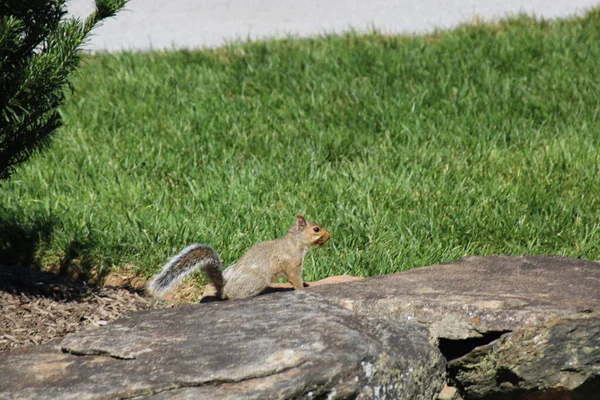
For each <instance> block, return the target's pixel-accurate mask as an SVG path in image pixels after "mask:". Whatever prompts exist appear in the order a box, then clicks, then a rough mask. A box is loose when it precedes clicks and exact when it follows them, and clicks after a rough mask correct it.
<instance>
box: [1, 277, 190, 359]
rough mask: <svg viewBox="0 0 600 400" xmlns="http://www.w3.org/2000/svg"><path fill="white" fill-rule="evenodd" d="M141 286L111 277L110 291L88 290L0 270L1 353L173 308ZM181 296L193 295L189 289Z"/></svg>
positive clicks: (133, 280)
mask: <svg viewBox="0 0 600 400" xmlns="http://www.w3.org/2000/svg"><path fill="white" fill-rule="evenodd" d="M144 284H145V280H143V278H136V277H133V278H132V277H128V276H127V275H125V274H118V273H113V274H110V275H109V276H108V277H107V278H106V279H105V285H115V286H104V287H98V286H89V285H87V284H85V283H84V282H79V281H73V280H70V279H68V278H66V277H61V276H58V275H56V274H53V273H49V272H41V271H37V270H33V269H28V268H22V267H6V266H1V265H0V351H3V350H8V349H14V348H20V347H27V346H34V345H39V344H42V343H44V342H47V341H49V340H52V339H58V338H61V337H64V336H66V335H67V334H69V333H71V332H76V331H79V330H82V329H84V328H86V327H91V326H101V325H106V324H107V323H108V322H110V321H112V320H115V319H117V318H119V317H121V316H123V315H124V314H126V313H129V312H133V311H138V310H146V309H151V308H164V307H173V306H174V305H175V304H177V303H175V302H172V301H171V302H165V301H162V302H161V301H157V300H155V299H153V298H151V297H149V296H147V295H146V294H144V292H143V286H144ZM184 292H186V291H185V290H184ZM186 293H187V295H188V298H192V297H194V296H197V294H196V293H190V290H189V289H188V290H187V292H186ZM184 300H185V299H184Z"/></svg>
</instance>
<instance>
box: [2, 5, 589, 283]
mask: <svg viewBox="0 0 600 400" xmlns="http://www.w3.org/2000/svg"><path fill="white" fill-rule="evenodd" d="M598 60H600V11H598V10H595V11H591V12H590V13H588V14H587V15H586V16H585V17H583V18H571V19H566V20H558V21H538V20H534V19H531V18H527V17H519V18H516V19H511V20H507V21H501V22H498V23H497V24H484V25H477V26H463V27H460V28H458V29H456V30H452V31H443V32H438V33H436V34H434V35H427V36H418V37H403V36H387V35H381V34H377V33H373V34H368V35H359V34H348V35H344V36H327V37H321V38H315V39H303V40H293V39H289V40H277V41H267V42H257V43H243V44H232V45H230V46H227V47H225V48H221V49H215V50H206V51H174V52H168V53H160V52H151V53H120V54H114V55H97V56H94V57H90V58H86V61H87V62H86V63H85V64H86V65H85V67H83V69H82V70H81V71H80V72H78V73H76V74H75V75H76V77H75V79H74V82H73V83H74V84H75V85H76V86H77V88H78V90H77V91H76V92H75V93H74V94H73V95H69V96H68V98H67V101H66V103H65V105H64V107H63V108H62V113H63V118H64V122H65V125H64V126H63V127H62V128H61V129H60V130H59V132H60V134H59V135H57V137H56V140H55V146H54V148H53V151H52V152H46V153H44V154H43V156H42V157H36V158H35V159H34V160H32V161H31V162H30V163H27V164H26V165H25V166H24V167H23V168H22V169H21V170H20V173H19V174H18V175H17V176H15V177H14V178H13V179H11V180H10V181H9V182H7V185H6V186H5V190H4V191H3V192H2V194H1V198H0V223H4V226H0V258H2V257H4V260H5V262H6V260H12V261H24V262H26V261H30V260H31V261H33V262H39V263H40V264H41V265H43V266H45V265H53V264H59V265H69V264H70V263H79V264H78V265H82V266H83V267H84V268H87V267H89V266H91V267H93V266H100V265H103V266H106V267H110V266H115V265H116V266H122V265H134V266H135V267H137V268H139V269H140V270H142V271H145V272H147V273H152V272H155V271H157V270H158V269H159V268H160V266H161V265H162V264H163V263H164V262H165V261H166V259H167V258H168V257H170V256H172V255H173V254H175V253H176V252H177V251H179V250H180V249H181V248H182V247H184V246H186V245H188V244H190V243H194V242H204V243H208V244H210V245H213V246H214V247H215V248H217V249H218V250H219V251H220V252H221V255H222V257H223V259H224V261H225V263H229V262H233V261H235V259H236V258H237V257H239V256H240V255H241V254H243V252H244V251H245V250H246V249H247V248H248V247H249V246H251V245H252V244H253V243H256V242H257V241H260V240H265V239H270V238H274V237H276V236H278V235H281V234H283V233H284V232H285V231H286V229H287V228H288V226H289V225H290V224H291V223H292V222H293V219H294V216H295V213H296V212H298V211H299V210H302V211H304V212H305V213H306V215H307V217H308V218H310V219H312V220H317V221H319V222H320V223H322V224H323V225H324V226H326V227H327V228H329V229H330V230H331V232H332V233H333V238H332V239H331V240H330V241H329V242H328V243H327V244H326V245H325V246H324V247H323V248H320V249H317V250H315V251H312V252H311V253H309V256H308V259H307V262H306V267H305V277H306V278H307V279H311V280H312V279H317V278H323V277H325V276H328V275H332V274H342V273H352V274H356V275H362V276H367V275H378V274H383V273H390V272H396V271H400V270H403V269H408V268H413V267H418V266H422V265H428V264H432V263H437V262H446V261H451V260H454V259H456V258H459V257H461V256H464V255H487V254H507V255H519V254H544V253H546V254H558V255H565V256H573V257H583V258H588V259H594V260H598V259H600V213H599V212H598V210H600V155H599V154H600V112H599V110H600V80H599V79H598ZM19 238H21V239H22V240H21V239H19ZM23 243H25V245H23ZM24 255H25V256H24Z"/></svg>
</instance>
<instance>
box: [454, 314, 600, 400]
mask: <svg viewBox="0 0 600 400" xmlns="http://www.w3.org/2000/svg"><path fill="white" fill-rule="evenodd" d="M448 370H449V373H450V376H451V382H452V383H453V384H454V385H456V386H457V387H459V389H460V391H461V393H462V394H463V396H464V397H465V399H498V400H500V399H507V400H509V399H520V398H525V397H526V396H529V397H530V398H540V399H562V398H564V399H573V400H585V399H594V398H599V397H598V396H600V313H593V314H581V315H578V316H574V317H569V318H563V319H556V320H553V321H550V322H548V323H546V324H543V325H542V326H537V327H530V328H525V329H519V330H517V331H515V332H511V333H508V334H506V335H503V336H502V337H501V338H500V339H498V340H496V341H494V342H492V343H490V344H489V345H486V346H481V347H478V348H476V349H475V350H473V351H472V352H471V353H469V354H467V355H466V356H464V357H461V358H458V359H456V360H454V361H452V362H451V363H450V364H449V365H448ZM534 394H535V396H537V397H535V396H534Z"/></svg>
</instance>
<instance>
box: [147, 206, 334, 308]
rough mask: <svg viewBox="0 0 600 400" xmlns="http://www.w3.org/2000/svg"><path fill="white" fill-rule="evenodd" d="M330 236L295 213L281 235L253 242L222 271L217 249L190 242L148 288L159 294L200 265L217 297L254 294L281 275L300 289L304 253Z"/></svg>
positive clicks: (159, 295) (302, 284)
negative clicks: (234, 261)
mask: <svg viewBox="0 0 600 400" xmlns="http://www.w3.org/2000/svg"><path fill="white" fill-rule="evenodd" d="M330 238H331V233H329V232H328V231H327V229H325V228H323V227H322V226H321V225H319V224H316V223H314V222H311V221H306V219H304V216H302V215H301V214H298V216H297V217H296V222H295V223H294V225H292V227H291V228H290V229H289V230H288V232H287V233H286V234H285V235H284V236H282V237H280V238H278V239H275V240H268V241H264V242H260V243H257V244H255V245H254V246H252V247H250V249H249V250H248V251H247V252H246V254H244V255H243V256H242V257H241V258H240V259H239V260H238V261H237V262H236V263H235V264H233V265H231V266H229V267H228V268H226V269H225V271H223V266H222V263H221V258H220V256H219V253H217V251H216V250H214V249H213V248H212V247H210V246H207V245H204V244H192V245H190V246H188V247H186V248H185V249H183V250H182V251H181V252H180V253H179V254H177V255H176V256H174V257H173V258H171V259H170V260H169V261H168V262H167V263H166V264H165V266H164V267H163V268H162V270H161V272H160V273H159V274H158V275H156V276H155V277H154V278H153V279H152V280H151V282H150V284H149V285H148V288H147V289H148V291H149V292H150V294H152V295H154V296H156V297H162V296H163V295H164V294H165V293H166V292H168V291H169V290H171V289H172V288H173V287H174V286H176V285H177V284H178V283H179V282H180V281H181V280H182V279H183V278H185V277H186V276H188V275H189V274H191V273H192V272H193V271H194V270H195V269H196V268H200V269H202V270H204V271H205V272H206V274H207V275H208V277H209V279H210V280H211V281H212V283H213V284H214V285H215V287H216V289H217V297H219V298H220V299H223V300H227V299H241V298H245V297H252V296H256V295H258V294H259V293H260V292H262V291H263V290H264V289H266V287H267V286H268V285H269V284H270V283H271V282H274V281H276V280H277V279H279V278H280V277H282V276H285V277H286V278H287V280H288V281H289V282H290V283H291V284H292V286H293V287H294V289H296V290H299V289H302V288H303V287H304V283H303V281H302V262H303V261H304V256H306V253H307V252H308V250H309V249H310V248H311V247H313V246H322V245H324V244H325V243H326V242H327V241H328V240H329V239H330Z"/></svg>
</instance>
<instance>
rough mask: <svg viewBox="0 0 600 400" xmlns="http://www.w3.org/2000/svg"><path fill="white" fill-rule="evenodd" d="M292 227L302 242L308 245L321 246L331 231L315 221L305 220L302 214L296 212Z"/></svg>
mask: <svg viewBox="0 0 600 400" xmlns="http://www.w3.org/2000/svg"><path fill="white" fill-rule="evenodd" d="M292 229H294V230H296V232H297V233H298V234H299V236H300V237H301V239H302V242H303V243H304V244H307V245H309V246H323V245H324V244H325V243H326V242H327V241H328V240H329V239H330V238H331V233H329V232H328V231H327V229H325V228H323V227H322V226H321V225H319V224H317V223H315V222H312V221H307V220H306V219H304V216H302V214H298V216H297V217H296V224H295V225H294V226H293V227H292Z"/></svg>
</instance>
